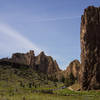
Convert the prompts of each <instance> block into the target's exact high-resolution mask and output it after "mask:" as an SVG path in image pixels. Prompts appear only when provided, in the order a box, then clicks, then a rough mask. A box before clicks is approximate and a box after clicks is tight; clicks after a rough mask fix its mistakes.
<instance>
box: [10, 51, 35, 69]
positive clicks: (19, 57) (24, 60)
mask: <svg viewBox="0 0 100 100" xmlns="http://www.w3.org/2000/svg"><path fill="white" fill-rule="evenodd" d="M11 60H12V62H16V63H19V64H24V65H29V66H31V67H34V66H35V55H34V51H32V50H30V51H29V52H28V53H26V54H24V53H15V54H13V55H12V58H11Z"/></svg>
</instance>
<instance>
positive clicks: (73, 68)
mask: <svg viewBox="0 0 100 100" xmlns="http://www.w3.org/2000/svg"><path fill="white" fill-rule="evenodd" d="M70 74H73V76H74V78H75V79H77V80H78V77H79V74H80V62H79V61H78V60H74V61H72V62H71V63H70V64H69V66H68V67H67V68H66V70H65V77H68V76H69V75H70Z"/></svg>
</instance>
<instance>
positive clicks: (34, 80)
mask: <svg viewBox="0 0 100 100" xmlns="http://www.w3.org/2000/svg"><path fill="white" fill-rule="evenodd" d="M61 85H63V84H62V83H59V82H53V81H50V80H48V79H47V75H45V74H43V73H37V72H35V71H34V70H32V69H31V68H25V67H20V68H12V67H11V66H2V65H0V95H7V94H9V95H15V94H23V93H28V92H29V93H30V92H34V90H38V91H41V90H49V89H54V88H57V87H59V86H61Z"/></svg>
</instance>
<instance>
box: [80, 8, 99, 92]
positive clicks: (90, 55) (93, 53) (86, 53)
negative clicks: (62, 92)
mask: <svg viewBox="0 0 100 100" xmlns="http://www.w3.org/2000/svg"><path fill="white" fill-rule="evenodd" d="M80 41H81V77H80V83H81V86H82V89H83V90H90V89H100V7H93V6H89V7H88V8H86V9H85V10H84V14H83V15H82V17H81V32H80Z"/></svg>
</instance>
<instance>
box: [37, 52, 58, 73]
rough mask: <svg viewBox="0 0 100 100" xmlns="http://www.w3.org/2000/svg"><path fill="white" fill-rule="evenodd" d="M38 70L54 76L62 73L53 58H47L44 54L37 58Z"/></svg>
mask: <svg viewBox="0 0 100 100" xmlns="http://www.w3.org/2000/svg"><path fill="white" fill-rule="evenodd" d="M35 64H36V69H37V70H39V71H41V72H45V73H47V74H54V73H56V72H58V71H60V69H59V66H58V64H57V62H56V61H54V60H53V58H52V57H51V56H46V55H45V54H44V52H41V53H40V54H39V55H38V56H37V57H36V62H35Z"/></svg>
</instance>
